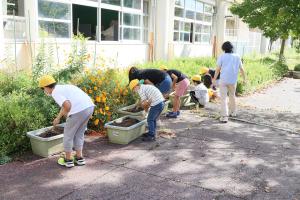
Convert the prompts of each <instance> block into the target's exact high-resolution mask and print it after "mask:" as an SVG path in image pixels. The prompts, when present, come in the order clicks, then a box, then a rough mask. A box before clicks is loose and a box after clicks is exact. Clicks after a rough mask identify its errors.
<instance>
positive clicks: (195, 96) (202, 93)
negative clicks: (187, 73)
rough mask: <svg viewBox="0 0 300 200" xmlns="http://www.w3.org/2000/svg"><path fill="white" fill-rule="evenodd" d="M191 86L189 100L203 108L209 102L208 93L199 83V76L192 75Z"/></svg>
mask: <svg viewBox="0 0 300 200" xmlns="http://www.w3.org/2000/svg"><path fill="white" fill-rule="evenodd" d="M192 81H193V86H191V92H190V95H191V99H192V101H193V102H195V103H199V104H200V106H201V107H204V106H205V105H206V104H207V103H208V102H209V92H208V89H207V87H206V86H205V85H204V84H203V83H202V82H201V76H199V75H194V76H193V77H192Z"/></svg>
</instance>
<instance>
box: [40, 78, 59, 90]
mask: <svg viewBox="0 0 300 200" xmlns="http://www.w3.org/2000/svg"><path fill="white" fill-rule="evenodd" d="M53 83H56V81H55V79H54V78H53V76H51V75H44V76H42V77H41V78H40V80H39V87H40V88H42V87H46V86H48V85H51V84H53Z"/></svg>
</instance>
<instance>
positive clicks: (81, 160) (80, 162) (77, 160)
mask: <svg viewBox="0 0 300 200" xmlns="http://www.w3.org/2000/svg"><path fill="white" fill-rule="evenodd" d="M74 162H75V165H78V166H83V165H85V159H84V158H82V157H81V158H76V157H75V159H74Z"/></svg>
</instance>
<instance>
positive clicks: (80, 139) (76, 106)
mask: <svg viewBox="0 0 300 200" xmlns="http://www.w3.org/2000/svg"><path fill="white" fill-rule="evenodd" d="M39 87H40V88H41V89H42V90H44V93H45V94H46V95H47V96H52V98H53V99H54V100H55V102H56V103H57V104H58V105H59V106H60V107H61V109H60V112H59V114H58V115H57V117H56V118H55V119H54V121H53V126H56V125H57V124H59V123H60V120H61V118H62V117H63V116H64V117H66V118H67V120H66V125H65V128H64V139H63V143H64V151H65V153H66V157H65V158H60V159H59V160H58V164H59V165H62V166H65V167H68V168H70V167H74V162H75V164H76V165H79V166H82V165H85V159H84V158H83V156H82V148H83V143H84V132H85V130H86V128H87V124H88V121H89V119H90V118H91V116H92V114H93V112H94V106H95V105H94V103H93V102H92V100H91V98H90V97H89V96H88V95H87V94H86V93H84V92H83V91H82V90H81V89H80V88H78V87H76V86H74V85H57V84H56V81H55V79H54V78H53V77H52V76H49V75H45V76H43V77H41V79H40V80H39ZM73 147H74V149H75V150H76V157H75V159H73V158H72V156H71V154H72V150H73Z"/></svg>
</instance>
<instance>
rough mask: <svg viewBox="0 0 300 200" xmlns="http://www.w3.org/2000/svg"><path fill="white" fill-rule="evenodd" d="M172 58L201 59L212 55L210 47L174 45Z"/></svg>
mask: <svg viewBox="0 0 300 200" xmlns="http://www.w3.org/2000/svg"><path fill="white" fill-rule="evenodd" d="M173 51H174V57H203V56H211V55H212V45H200V44H174V48H173Z"/></svg>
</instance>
